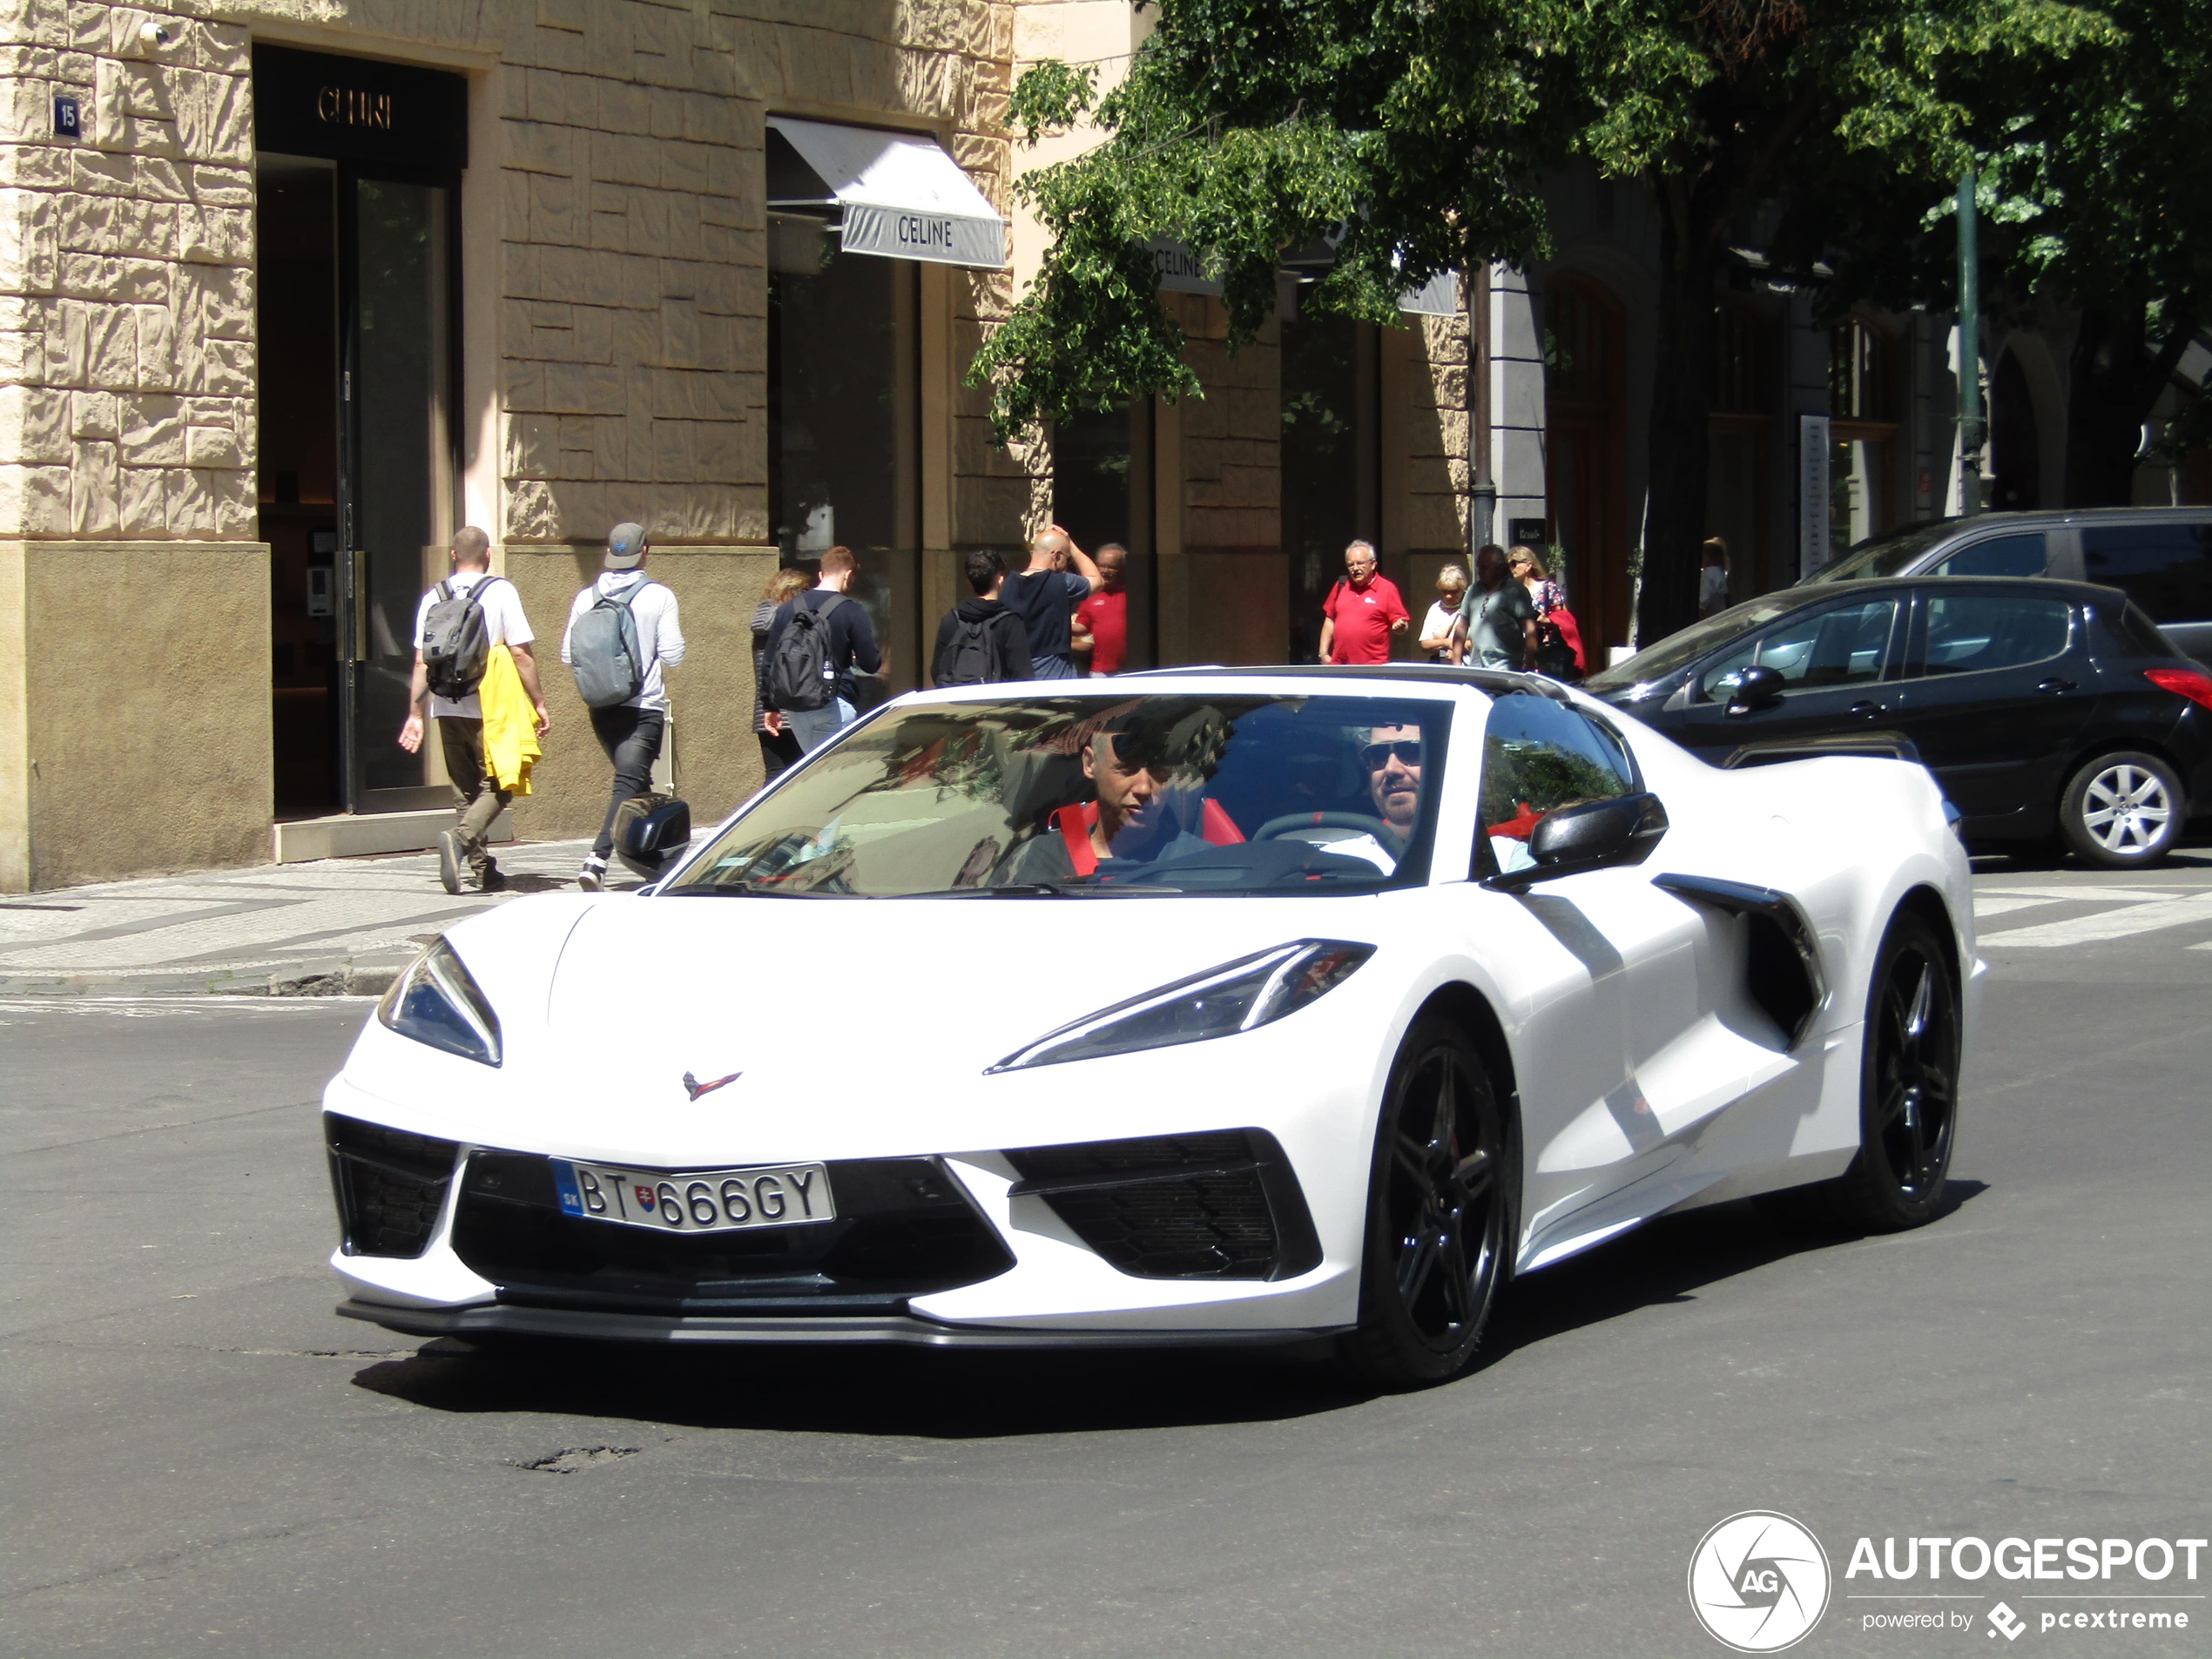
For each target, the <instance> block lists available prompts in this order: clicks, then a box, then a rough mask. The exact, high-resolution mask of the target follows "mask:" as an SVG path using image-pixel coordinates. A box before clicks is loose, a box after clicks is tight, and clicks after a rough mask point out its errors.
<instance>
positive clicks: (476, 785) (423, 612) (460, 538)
mask: <svg viewBox="0 0 2212 1659" xmlns="http://www.w3.org/2000/svg"><path fill="white" fill-rule="evenodd" d="M448 558H450V559H451V560H452V563H453V574H452V575H451V576H450V577H447V578H446V580H444V581H443V582H441V583H438V585H437V586H436V587H435V588H433V589H431V590H430V591H429V592H428V593H426V594H424V595H423V596H422V603H421V604H419V605H418V606H416V607H415V681H414V685H412V686H411V687H410V689H409V692H408V705H407V724H406V725H402V726H401V728H400V747H401V748H402V749H404V750H406V751H407V752H408V753H409V754H415V753H419V752H421V748H422V710H423V705H424V704H425V703H426V702H427V703H428V705H429V710H430V717H431V718H433V719H435V720H436V721H437V723H438V745H439V748H440V751H441V752H442V754H443V755H444V757H445V763H446V776H447V777H448V779H451V780H452V782H453V792H454V793H455V796H457V797H458V798H459V799H458V801H457V803H456V807H455V810H456V811H457V813H459V821H458V822H457V823H455V826H454V827H453V828H451V829H449V830H441V831H439V832H438V880H439V882H440V883H441V884H442V886H443V887H444V888H445V890H446V891H447V892H448V893H458V892H460V891H461V867H462V864H464V863H465V864H467V865H468V867H469V873H470V875H471V877H472V878H473V879H474V882H475V887H476V889H477V890H478V891H479V892H482V893H496V892H497V891H499V889H500V888H501V887H504V886H505V885H506V882H505V880H504V879H503V878H502V876H501V875H500V873H499V866H498V864H497V863H496V862H495V861H494V860H493V859H492V856H491V854H490V853H488V852H486V851H485V850H484V836H485V834H486V833H488V832H489V830H490V828H491V826H492V825H493V823H494V822H495V821H496V819H498V817H499V815H500V813H502V812H504V811H506V810H507V804H508V802H509V800H511V799H513V797H512V796H511V795H510V794H509V792H507V791H505V790H503V789H502V788H501V787H500V786H499V785H498V783H497V781H496V779H491V778H489V777H488V776H487V775H486V768H485V766H484V717H483V709H482V705H480V703H479V701H478V699H477V696H476V687H477V685H479V684H481V683H482V679H483V678H484V665H485V664H486V663H488V662H489V660H490V658H491V648H492V647H493V646H494V645H504V646H506V647H507V649H508V650H509V652H511V653H512V654H513V656H514V658H515V672H516V675H517V676H518V677H519V678H521V680H522V682H523V691H524V692H525V693H527V694H528V696H529V700H530V706H531V708H532V709H533V710H534V711H536V716H537V732H538V735H539V736H540V737H543V736H544V735H545V732H546V731H547V729H548V728H549V727H550V725H552V721H551V720H550V718H549V717H548V716H547V714H546V712H545V694H544V692H543V691H541V690H539V689H538V683H537V663H536V659H535V658H533V657H532V656H531V654H530V641H531V640H532V639H533V638H535V637H536V636H535V635H534V634H532V633H531V632H530V624H529V617H525V616H524V615H523V600H522V596H521V595H519V594H517V593H516V591H515V584H514V583H511V582H509V581H508V580H507V579H506V578H505V577H496V576H494V575H493V574H492V573H491V537H489V536H486V535H485V534H484V533H483V531H482V530H480V529H477V528H476V527H475V525H474V524H470V525H469V526H467V527H466V528H465V529H462V530H461V531H460V533H459V534H457V535H456V536H455V537H454V538H453V547H452V550H451V551H450V552H449V553H448Z"/></svg>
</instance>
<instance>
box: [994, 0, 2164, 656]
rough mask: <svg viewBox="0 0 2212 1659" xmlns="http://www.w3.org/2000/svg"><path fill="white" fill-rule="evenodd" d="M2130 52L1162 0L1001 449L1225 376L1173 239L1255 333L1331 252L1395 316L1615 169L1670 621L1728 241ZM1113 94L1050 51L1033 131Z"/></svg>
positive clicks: (1814, 219)
mask: <svg viewBox="0 0 2212 1659" xmlns="http://www.w3.org/2000/svg"><path fill="white" fill-rule="evenodd" d="M2140 3H2143V4H2145V5H2150V4H2155V3H2156V0H2140ZM2116 38H2117V34H2116V31H2115V30H2114V29H2113V28H2112V26H2111V25H2110V24H2109V23H2107V21H2106V19H2105V18H2104V17H2103V15H2102V14H2101V13H2100V12H2097V11H2094V10H2087V9H2085V8H2083V7H2080V6H2075V5H2071V4H2067V3H2062V0H1952V3H1944V4H1929V3H1925V0H1364V3H1358V0H1163V3H1162V4H1161V6H1160V8H1159V23H1158V27H1157V30H1156V31H1155V32H1154V34H1153V35H1152V36H1151V37H1150V38H1149V39H1148V40H1147V41H1146V42H1145V44H1144V45H1143V48H1142V49H1141V50H1140V51H1138V52H1137V53H1136V57H1135V60H1134V62H1133V64H1132V66H1131V69H1130V74H1129V76H1128V78H1126V79H1125V80H1124V81H1123V83H1122V84H1121V85H1120V86H1118V87H1116V89H1115V90H1114V91H1112V92H1111V93H1109V95H1108V96H1107V97H1106V98H1103V100H1101V101H1099V102H1098V103H1097V105H1096V118H1097V121H1098V124H1099V125H1100V126H1101V127H1102V129H1103V131H1104V132H1105V134H1106V138H1105V141H1104V142H1103V144H1102V145H1100V146H1099V147H1097V148H1096V149H1094V150H1092V151H1090V152H1087V153H1086V154H1084V155H1082V156H1081V157H1078V158H1075V159H1072V160H1069V161H1067V162H1062V163H1060V164H1058V165H1055V166H1052V167H1049V168H1045V169H1042V170H1040V171H1039V172H1035V173H1032V174H1030V175H1029V176H1028V178H1027V179H1024V180H1023V183H1022V193H1023V195H1024V197H1025V199H1027V200H1028V203H1029V205H1030V206H1032V207H1033V209H1034V210H1035V212H1036V213H1037V215H1038V217H1039V219H1041V220H1042V223H1043V225H1044V226H1045V227H1046V228H1047V230H1048V231H1049V233H1051V235H1052V237H1053V243H1052V246H1051V248H1050V250H1049V253H1048V254H1047V256H1046V259H1045V261H1044V264H1043V267H1042V271H1041V273H1040V275H1039V277H1038V280H1037V281H1036V282H1035V285H1034V286H1033V287H1032V288H1031V289H1030V291H1029V292H1028V293H1027V294H1026V295H1024V296H1023V297H1022V300H1020V301H1019V302H1018V303H1017V304H1016V306H1015V310H1014V312H1013V314H1012V315H1011V316H1010V317H1009V318H1008V320H1007V321H1006V323H1005V324H1004V325H1003V326H1001V327H1000V328H999V329H998V330H997V331H996V332H995V334H993V335H992V336H991V338H990V339H989V340H988V341H987V342H986V344H985V346H984V347H983V350H982V351H981V354H979V355H978V357H977V359H976V361H975V363H974V368H973V369H972V371H971V378H972V379H974V380H975V381H978V382H979V383H981V382H988V384H990V385H991V387H992V388H993V392H994V401H993V414H994V417H995V421H996V424H997V427H998V430H999V432H1000V434H1001V437H1002V438H1004V437H1008V436H1010V435H1013V434H1015V433H1016V432H1018V431H1021V430H1022V429H1024V428H1028V427H1029V426H1030V425H1031V424H1033V423H1034V422H1035V421H1038V420H1041V419H1049V418H1052V417H1055V416H1058V415H1064V414H1068V413H1071V412H1073V411H1076V410H1079V409H1086V408H1103V407H1104V406H1105V405H1106V404H1107V403H1109V401H1111V400H1112V399H1114V398H1116V397H1117V396H1127V395H1142V394H1145V393H1159V394H1164V395H1168V396H1170V397H1173V396H1178V395H1183V394H1184V393H1188V392H1193V391H1196V390H1197V389H1198V388H1197V382H1196V380H1195V378H1194V377H1193V376H1192V374H1191V373H1190V369H1189V368H1188V367H1187V366H1186V365H1185V363H1184V356H1183V345H1184V341H1183V338H1182V334H1181V330H1180V329H1179V328H1178V327H1177V325H1176V324H1175V322H1174V321H1173V320H1172V319H1171V318H1170V316H1169V315H1168V314H1167V313H1166V312H1165V311H1164V310H1163V308H1162V307H1160V305H1159V304H1158V302H1157V297H1156V292H1155V290H1156V287H1157V283H1156V280H1155V274H1154V266H1153V263H1152V260H1151V256H1150V252H1149V249H1148V244H1149V243H1150V241H1151V240H1152V239H1156V238H1167V239H1175V240H1177V241H1180V242H1182V243H1184V244H1185V245H1186V246H1189V247H1190V249H1192V250H1193V251H1194V252H1195V253H1197V256H1198V257H1199V258H1200V259H1201V260H1203V261H1204V264H1205V265H1206V266H1207V268H1208V269H1209V270H1210V271H1211V273H1214V274H1216V275H1217V277H1218V278H1219V280H1221V282H1222V283H1223V286H1224V300H1225V302H1226V306H1227V309H1228V314H1229V323H1230V334H1231V344H1232V345H1235V344H1239V343H1242V342H1244V341H1249V340H1250V339H1251V337H1252V335H1253V334H1254V333H1255V332H1256V331H1257V330H1258V327H1260V325H1261V324H1262V323H1263V322H1264V320H1265V318H1266V316H1267V314H1268V311H1269V309H1270V307H1271V306H1272V305H1273V304H1274V299H1275V292H1276V271H1277V268H1278V264H1279V263H1280V262H1281V261H1282V260H1283V259H1284V258H1285V256H1286V255H1288V254H1291V253H1296V252H1298V251H1299V250H1303V249H1309V248H1312V247H1313V246H1317V245H1319V244H1323V243H1332V244H1333V245H1334V247H1335V254H1336V257H1335V263H1334V265H1333V266H1332V267H1331V269H1330V270H1329V273H1328V274H1327V276H1326V277H1325V279H1324V280H1322V281H1320V282H1319V283H1318V285H1317V286H1316V287H1315V288H1314V289H1313V290H1312V293H1310V295H1309V296H1308V297H1307V298H1306V299H1305V300H1303V301H1302V302H1301V303H1302V304H1307V305H1310V306H1312V307H1313V308H1314V309H1317V310H1319V311H1324V312H1333V313H1336V314H1341V315H1346V316H1352V317H1358V318H1361V319H1364V320H1370V321H1373V322H1378V323H1388V322H1392V321H1394V320H1396V298H1397V295H1398V294H1399V293H1400V292H1402V291H1403V290H1404V289H1405V288H1406V287H1408V286H1409V285H1411V284H1413V283H1417V282H1420V281H1424V280H1426V279H1427V278H1429V277H1431V276H1433V274H1435V273H1437V272H1439V271H1441V270H1445V269H1452V268H1456V269H1460V270H1465V269H1468V268H1471V267H1472V266H1475V265H1476V264H1477V263H1479V262H1483V261H1487V260H1494V259H1501V260H1511V261H1514V262H1522V261H1527V260H1531V259H1534V258H1536V257H1538V256H1540V255H1541V254H1542V253H1545V252H1547V251H1548V239H1547V225H1546V219H1545V212H1544V206H1543V197H1542V191H1541V185H1542V179H1543V178H1544V175H1545V173H1546V172H1547V171H1548V170H1549V169H1552V168H1555V167H1557V166H1558V165H1561V163H1563V162H1565V161H1566V160H1568V158H1571V157H1573V156H1576V155H1580V156H1583V157H1587V158H1588V159H1589V160H1590V161H1591V162H1593V163H1595V165H1596V166H1597V167H1598V168H1599V169H1600V170H1601V171H1602V172H1604V173H1605V174H1607V175H1608V176H1610V177H1615V178H1634V179H1640V180H1642V182H1643V184H1644V185H1646V186H1647V187H1648V189H1649V192H1650V193H1651V196H1652V199H1653V200H1654V202H1655V204H1656V206H1657V208H1658V210H1659V222H1660V226H1661V239H1662V291H1661V295H1660V306H1659V347H1660V363H1659V370H1658V374H1657V375H1656V386H1655V391H1654V399H1653V404H1652V407H1651V409H1650V411H1649V440H1650V447H1649V458H1650V470H1651V479H1652V487H1651V491H1650V498H1649V503H1648V506H1647V512H1646V524H1645V534H1644V547H1645V564H1644V584H1643V591H1644V596H1645V598H1644V611H1645V614H1644V617H1643V618H1642V628H1641V632H1642V637H1645V638H1646V639H1650V638H1656V637H1658V636H1659V635H1660V634H1661V633H1663V632H1666V631H1671V630H1672V629H1673V628H1674V627H1676V626H1680V625H1682V624H1684V623H1686V622H1687V621H1689V619H1690V618H1691V617H1693V616H1694V615H1695V609H1696V580H1697V563H1698V545H1699V543H1701V542H1702V540H1703V536H1704V535H1705V533H1706V527H1705V523H1704V519H1705V501H1704V495H1705V470H1706V453H1705V448H1706V443H1705V429H1706V419H1705V415H1706V409H1707V408H1708V406H1709V404H1710V389H1711V381H1712V372H1713V338H1712V331H1713V292H1714V278H1715V275H1716V271H1717V269H1718V261H1719V260H1721V258H1722V257H1723V252H1724V248H1725V246H1727V244H1728V242H1729V241H1730V239H1734V238H1737V237H1743V238H1745V239H1757V237H1758V235H1759V234H1760V233H1761V232H1762V231H1770V230H1772V229H1774V228H1775V227H1776V226H1783V225H1787V226H1790V227H1791V232H1792V237H1793V240H1791V243H1790V245H1789V246H1790V247H1791V250H1792V252H1793V257H1794V258H1795V260H1796V261H1797V263H1798V264H1799V265H1801V266H1804V267H1806V268H1810V267H1811V265H1812V264H1813V262H1814V260H1816V259H1817V258H1818V256H1819V253H1820V251H1821V249H1822V247H1823V237H1822V234H1821V230H1820V221H1821V215H1822V207H1823V203H1824V200H1828V199H1834V198H1833V197H1832V196H1831V194H1830V192H1831V188H1840V187H1841V186H1842V185H1843V184H1844V182H1845V181H1849V185H1850V189H1851V190H1856V191H1858V192H1862V193H1863V192H1864V190H1865V181H1866V179H1868V178H1869V177H1872V178H1875V179H1878V180H1879V181H1881V188H1882V189H1883V190H1884V191H1885V192H1886V196H1887V197H1888V198H1894V199H1898V200H1902V201H1905V202H1908V203H1909V204H1910V206H1911V210H1912V212H1913V213H1915V214H1918V213H1919V212H1924V211H1925V208H1926V206H1928V204H1929V203H1930V202H1931V201H1932V200H1933V199H1935V197H1936V196H1937V195H1939V193H1940V192H1941V191H1942V190H1943V189H1944V188H1945V187H1946V185H1947V182H1948V180H1949V179H1952V178H1953V177H1955V175H1956V173H1957V172H1958V170H1959V167H1960V166H1961V165H1963V164H1964V163H1965V162H1966V160H1967V159H1968V158H1969V157H1970V156H1971V155H1972V153H1973V138H1974V136H1975V133H1976V130H1977V125H1978V123H1979V121H1980V120H1981V112H1980V111H1979V110H1978V108H1977V107H1976V106H1975V105H1973V104H1972V103H1971V102H1970V101H1969V100H1968V99H1967V98H1966V96H1965V93H1966V91H1967V90H1968V89H1972V88H1975V87H1979V86H1983V85H1987V84H1997V83H1999V82H2000V80H2001V79H2002V78H2003V77H2004V76H2006V75H2010V76H2012V77H2013V78H2020V77H2022V76H2025V75H2027V74H2028V73H2029V70H2028V68H2027V66H2029V65H2033V64H2055V63H2060V62H2062V61H2063V60H2064V59H2065V58H2066V57H2067V56H2068V55H2069V54H2072V53H2074V52H2075V51H2078V50H2079V49H2080V48H2081V47H2083V46H2084V45H2085V44H2094V43H2107V44H2109V43H2110V42H2112V41H2114V40H2115V39H2116ZM1091 99H1092V93H1091V83H1090V81H1089V78H1088V77H1086V76H1084V75H1083V74H1082V72H1080V71H1076V70H1072V69H1070V68H1069V67H1068V66H1066V65H1062V64H1042V65H1040V66H1038V67H1037V68H1035V69H1034V70H1032V71H1029V72H1028V74H1027V75H1026V76H1025V77H1024V78H1023V80H1022V84H1021V85H1020V86H1019V87H1018V88H1017V91H1016V97H1015V118H1016V124H1017V125H1018V126H1020V127H1022V129H1023V130H1024V132H1026V133H1027V134H1028V135H1029V136H1030V137H1031V138H1034V137H1035V135H1036V134H1038V133H1040V132H1044V131H1047V130H1049V129H1052V128H1055V127H1060V126H1065V125H1069V123H1071V122H1073V121H1074V120H1076V119H1077V118H1080V117H1081V116H1082V114H1083V113H1085V112H1086V111H1089V110H1090V109H1091V108H1092V102H1091ZM1844 193H1845V194H1849V193H1850V191H1849V190H1846V191H1844ZM1866 213H1867V216H1869V217H1873V216H1878V215H1876V214H1875V213H1874V212H1873V210H1872V209H1867V210H1866ZM1575 551H1577V552H1580V551H1581V550H1575Z"/></svg>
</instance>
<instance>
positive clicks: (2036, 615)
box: [1924, 589, 2074, 676]
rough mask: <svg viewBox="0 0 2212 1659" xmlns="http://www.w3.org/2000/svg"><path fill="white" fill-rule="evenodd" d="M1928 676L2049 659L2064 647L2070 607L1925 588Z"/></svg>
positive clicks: (2023, 596) (2015, 597)
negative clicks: (1926, 593)
mask: <svg viewBox="0 0 2212 1659" xmlns="http://www.w3.org/2000/svg"><path fill="white" fill-rule="evenodd" d="M1927 607H1928V647H1927V651H1928V654H1927V662H1926V664H1925V670H1924V671H1925V672H1926V673H1927V674H1929V675H1931V676H1941V675H1946V674H1975V673H1979V672H1981V671H1983V670H1985V669H1992V668H2018V667H2020V666H2021V665H2022V664H2027V663H2040V662H2047V661H2048V660H2049V659H2050V658H2054V657H2056V656H2058V655H2060V653H2061V652H2063V651H2065V650H2066V646H2067V634H2068V631H2069V627H2070V623H2071V617H2072V613H2073V610H2074V607H2073V606H2071V605H2069V604H2067V602H2066V601H2065V600H2063V599H2050V598H2042V597H2029V596H2028V595H2026V594H2016V593H1945V592H1942V591H1940V590H1934V589H1931V590H1929V592H1928V599H1927Z"/></svg>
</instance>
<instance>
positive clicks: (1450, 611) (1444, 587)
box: [1421, 564, 1467, 663]
mask: <svg viewBox="0 0 2212 1659" xmlns="http://www.w3.org/2000/svg"><path fill="white" fill-rule="evenodd" d="M1466 599H1467V570H1466V567H1465V566H1463V565H1458V564H1447V565H1446V566H1445V567H1444V568H1443V569H1442V570H1439V571H1438V572H1437V573H1436V603H1435V604H1433V605H1431V606H1430V607H1429V608H1428V615H1427V616H1426V617H1422V618H1421V649H1422V650H1423V651H1426V652H1427V653H1428V659H1429V661H1431V662H1432V663H1456V662H1459V661H1460V660H1461V659H1462V658H1465V656H1466V655H1467V608H1466V604H1465V601H1466Z"/></svg>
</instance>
